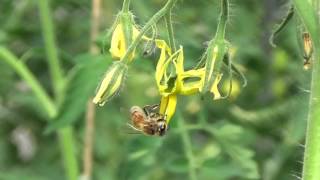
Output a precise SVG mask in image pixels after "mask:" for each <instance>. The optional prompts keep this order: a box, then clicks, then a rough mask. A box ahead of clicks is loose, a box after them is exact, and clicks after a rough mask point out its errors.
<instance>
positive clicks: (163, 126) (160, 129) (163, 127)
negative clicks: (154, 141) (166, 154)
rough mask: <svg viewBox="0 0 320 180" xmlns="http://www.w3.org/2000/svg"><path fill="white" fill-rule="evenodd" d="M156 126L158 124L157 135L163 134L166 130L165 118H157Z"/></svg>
mask: <svg viewBox="0 0 320 180" xmlns="http://www.w3.org/2000/svg"><path fill="white" fill-rule="evenodd" d="M157 126H158V129H157V134H158V135H159V136H163V135H165V134H166V132H167V130H168V125H167V122H166V121H165V120H159V121H157Z"/></svg>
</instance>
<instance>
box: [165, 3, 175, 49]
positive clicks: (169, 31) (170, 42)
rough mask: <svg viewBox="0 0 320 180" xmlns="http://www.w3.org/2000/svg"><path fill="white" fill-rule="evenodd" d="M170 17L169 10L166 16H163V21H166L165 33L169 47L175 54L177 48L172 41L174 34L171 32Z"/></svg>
mask: <svg viewBox="0 0 320 180" xmlns="http://www.w3.org/2000/svg"><path fill="white" fill-rule="evenodd" d="M171 17H172V16H171V9H170V10H169V12H168V14H167V15H165V19H166V26H167V31H168V38H169V45H170V47H171V49H172V50H173V52H176V50H177V47H176V43H175V40H174V32H173V27H172V19H171Z"/></svg>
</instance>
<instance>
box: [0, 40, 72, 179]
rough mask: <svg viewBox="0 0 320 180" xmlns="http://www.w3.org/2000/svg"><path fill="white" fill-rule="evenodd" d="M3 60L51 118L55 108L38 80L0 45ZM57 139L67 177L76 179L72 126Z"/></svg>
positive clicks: (50, 118) (59, 132)
mask: <svg viewBox="0 0 320 180" xmlns="http://www.w3.org/2000/svg"><path fill="white" fill-rule="evenodd" d="M1 59H2V60H4V61H5V62H6V63H7V64H9V65H10V66H11V67H12V69H14V71H15V72H16V73H18V75H19V76H20V77H21V78H22V79H23V80H24V81H25V82H26V83H27V84H28V85H29V86H30V88H31V90H32V91H33V93H34V94H35V96H36V98H37V99H38V101H39V103H40V104H41V105H40V106H39V107H43V108H44V111H45V112H46V113H47V115H48V119H47V120H48V121H50V120H52V119H53V118H54V117H55V116H56V114H57V108H56V106H55V105H54V103H53V102H52V100H51V99H50V98H49V96H48V95H47V93H46V92H45V91H44V89H43V88H42V87H41V85H40V83H39V81H37V80H36V78H35V77H34V75H33V74H32V73H31V72H30V70H29V69H28V68H27V66H26V65H25V64H23V63H22V62H21V61H19V59H18V58H17V57H15V56H14V55H13V54H12V53H11V52H10V51H8V50H7V49H6V48H4V47H1V46H0V60H1ZM58 136H59V141H60V144H61V147H62V154H63V157H64V165H65V168H66V169H67V174H68V177H69V178H68V179H69V180H76V179H77V177H78V172H77V165H76V162H77V161H76V157H75V155H74V144H73V137H72V128H71V127H66V128H64V129H60V130H58Z"/></svg>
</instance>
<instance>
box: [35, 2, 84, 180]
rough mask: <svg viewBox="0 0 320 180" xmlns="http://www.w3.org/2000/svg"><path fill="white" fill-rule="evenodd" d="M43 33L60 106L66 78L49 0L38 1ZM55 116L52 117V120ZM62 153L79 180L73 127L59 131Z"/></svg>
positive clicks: (74, 178)
mask: <svg viewBox="0 0 320 180" xmlns="http://www.w3.org/2000/svg"><path fill="white" fill-rule="evenodd" d="M38 6H39V11H40V19H41V25H42V32H43V36H44V41H45V48H46V51H47V58H48V64H49V69H50V75H51V78H52V86H53V90H54V95H55V100H56V102H57V104H59V103H60V102H61V101H62V100H63V98H64V95H65V92H64V78H63V72H62V68H61V66H60V62H59V59H58V50H57V47H56V42H55V35H54V26H53V22H52V16H51V12H50V6H49V0H38ZM54 116H55V114H54V115H53V116H52V118H53V117H54ZM58 136H59V141H60V148H61V153H62V156H63V160H64V168H65V171H66V173H67V177H68V179H69V180H77V179H78V163H77V158H76V155H75V143H74V138H73V129H72V127H66V128H63V129H59V130H58Z"/></svg>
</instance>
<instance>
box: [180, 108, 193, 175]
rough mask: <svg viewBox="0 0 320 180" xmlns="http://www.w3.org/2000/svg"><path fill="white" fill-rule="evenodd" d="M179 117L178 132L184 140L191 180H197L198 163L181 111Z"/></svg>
mask: <svg viewBox="0 0 320 180" xmlns="http://www.w3.org/2000/svg"><path fill="white" fill-rule="evenodd" d="M177 117H178V121H177V124H178V131H179V133H180V135H181V138H182V143H183V149H184V151H185V154H186V156H187V158H188V161H189V179H190V180H196V179H197V173H196V166H195V165H196V162H195V158H194V155H193V152H192V142H191V140H190V137H189V134H188V130H187V126H186V124H185V123H184V119H183V116H182V113H181V112H180V111H178V113H177Z"/></svg>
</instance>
